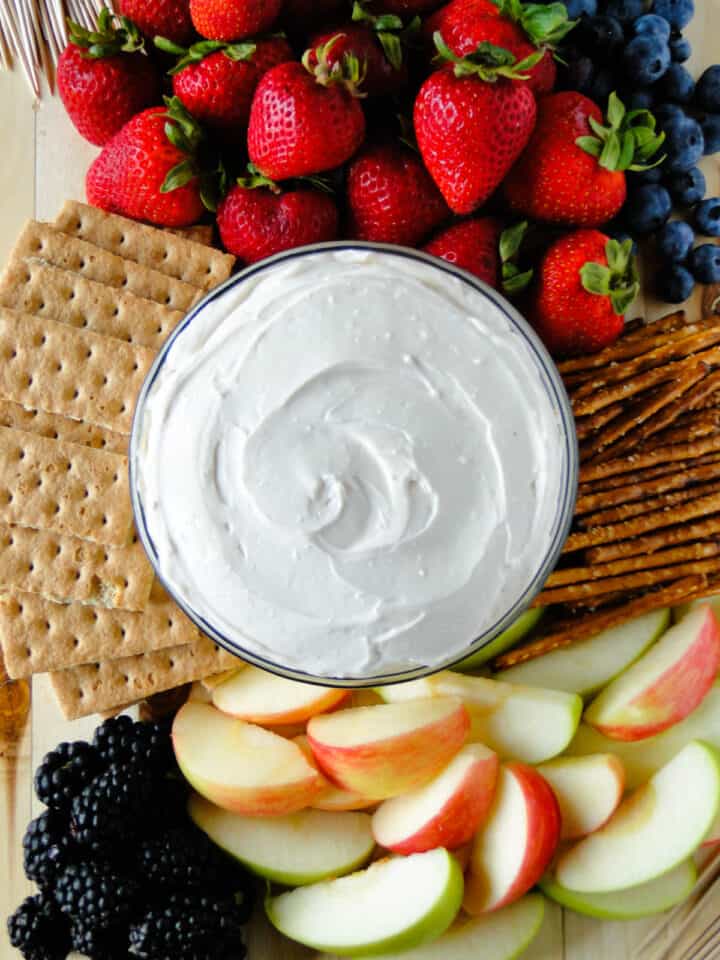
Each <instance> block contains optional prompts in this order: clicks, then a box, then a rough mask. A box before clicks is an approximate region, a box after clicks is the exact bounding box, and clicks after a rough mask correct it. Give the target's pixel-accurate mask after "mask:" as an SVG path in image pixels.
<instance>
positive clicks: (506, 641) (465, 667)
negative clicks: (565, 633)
mask: <svg viewBox="0 0 720 960" xmlns="http://www.w3.org/2000/svg"><path fill="white" fill-rule="evenodd" d="M542 615H543V608H542V607H534V608H533V609H532V610H526V611H525V613H521V614H520V616H519V617H518V618H517V620H514V621H513V622H512V623H511V624H510V626H509V627H508V628H507V630H503V632H502V633H499V634H498V635H497V636H496V637H495V639H494V640H491V641H490V643H488V644H487V645H486V646H484V647H483V648H482V650H478V651H476V652H475V653H471V654H470V656H469V657H465V659H464V660H461V661H460V663H456V664H455V666H454V667H453V670H460V671H461V672H462V673H467V672H469V671H472V670H477V668H478V667H481V666H482V665H483V664H484V663H487V662H488V660H492V659H493V657H499V656H500V654H501V653H505V651H506V650H509V649H510V647H513V646H515V644H516V643H519V642H520V641H521V640H522V638H523V637H524V636H525V635H526V634H528V633H530V631H531V630H532V629H533V627H534V626H535V625H536V624H537V622H538V621H539V620H540V617H541V616H542Z"/></svg>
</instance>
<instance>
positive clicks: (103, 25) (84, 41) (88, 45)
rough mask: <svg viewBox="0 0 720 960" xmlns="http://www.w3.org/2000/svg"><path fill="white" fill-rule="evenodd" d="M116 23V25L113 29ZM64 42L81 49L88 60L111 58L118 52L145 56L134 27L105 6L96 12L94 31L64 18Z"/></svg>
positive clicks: (137, 32) (136, 29) (137, 31)
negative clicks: (65, 24) (66, 35)
mask: <svg viewBox="0 0 720 960" xmlns="http://www.w3.org/2000/svg"><path fill="white" fill-rule="evenodd" d="M116 24H117V26H116ZM67 25H68V40H69V42H70V43H73V44H75V46H76V47H81V48H82V50H83V51H84V52H83V54H82V55H83V56H84V57H86V58H87V59H90V60H100V59H102V58H104V57H114V56H117V54H119V53H138V52H142V53H145V52H146V51H145V40H144V38H143V35H142V34H141V33H140V30H139V29H138V27H137V26H136V25H135V24H134V23H133V22H132V20H130V19H129V18H128V17H118V16H116V15H115V14H114V13H113V12H112V10H110V9H109V7H103V8H102V10H101V11H100V12H99V13H98V17H97V26H96V29H95V30H88V29H87V28H86V27H83V26H82V24H80V23H76V22H75V21H74V20H71V19H70V18H68V19H67Z"/></svg>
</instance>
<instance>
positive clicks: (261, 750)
mask: <svg viewBox="0 0 720 960" xmlns="http://www.w3.org/2000/svg"><path fill="white" fill-rule="evenodd" d="M172 740H173V747H174V749H175V756H176V758H177V762H178V765H179V767H180V769H181V770H182V772H183V774H184V776H185V778H186V779H187V780H188V781H189V782H190V783H191V784H192V785H193V786H194V787H195V789H196V790H197V792H198V793H200V794H201V795H202V796H204V797H207V799H208V800H211V801H212V802H213V803H215V804H217V805H218V806H219V807H223V808H224V809H225V810H232V811H233V812H235V813H245V814H248V815H250V816H257V817H262V816H271V815H275V814H282V813H294V812H295V811H296V810H301V809H302V808H303V807H307V806H308V805H309V803H310V802H311V800H312V799H313V797H314V796H315V795H316V793H317V792H318V791H319V790H320V788H321V780H320V778H319V777H318V775H317V772H316V770H314V769H313V767H312V766H311V765H310V764H309V763H308V762H307V760H306V759H305V757H304V756H303V754H302V751H301V750H300V748H299V747H298V746H297V744H295V743H293V742H292V741H291V740H285V739H284V738H283V737H278V736H276V735H275V734H274V733H270V731H268V730H263V728H262V727H256V726H253V725H252V724H250V723H245V722H244V721H243V720H236V719H234V718H233V717H228V716H227V715H226V714H224V713H221V712H220V711H219V710H216V709H215V707H212V706H210V705H209V704H205V703H198V702H195V701H193V702H188V703H186V704H185V705H184V706H183V707H181V708H180V710H179V711H178V713H177V715H176V717H175V721H174V723H173V729H172Z"/></svg>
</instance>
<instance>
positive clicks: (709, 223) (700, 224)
mask: <svg viewBox="0 0 720 960" xmlns="http://www.w3.org/2000/svg"><path fill="white" fill-rule="evenodd" d="M695 226H696V227H697V228H698V233H702V234H703V236H706V237H720V197H710V198H709V199H707V200H703V201H702V203H699V204H698V205H697V207H695Z"/></svg>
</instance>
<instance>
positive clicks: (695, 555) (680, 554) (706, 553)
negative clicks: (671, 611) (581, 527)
mask: <svg viewBox="0 0 720 960" xmlns="http://www.w3.org/2000/svg"><path fill="white" fill-rule="evenodd" d="M718 555H720V541H714V540H710V541H700V542H698V543H689V544H687V546H684V545H683V546H680V547H673V548H672V549H670V550H662V551H660V553H654V554H651V555H650V556H638V557H627V558H626V559H624V560H613V561H611V562H610V563H596V564H594V565H593V566H591V567H566V568H565V569H563V570H556V571H555V572H554V573H551V574H550V576H549V577H548V579H547V582H546V584H545V589H554V588H556V587H565V586H567V585H568V584H571V583H587V582H588V581H590V580H602V579H603V578H605V577H619V576H621V575H622V574H625V573H637V572H638V571H640V570H650V569H652V568H653V567H664V566H669V565H671V564H676V563H686V562H688V561H690V560H706V559H707V558H708V557H716V556H718Z"/></svg>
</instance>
